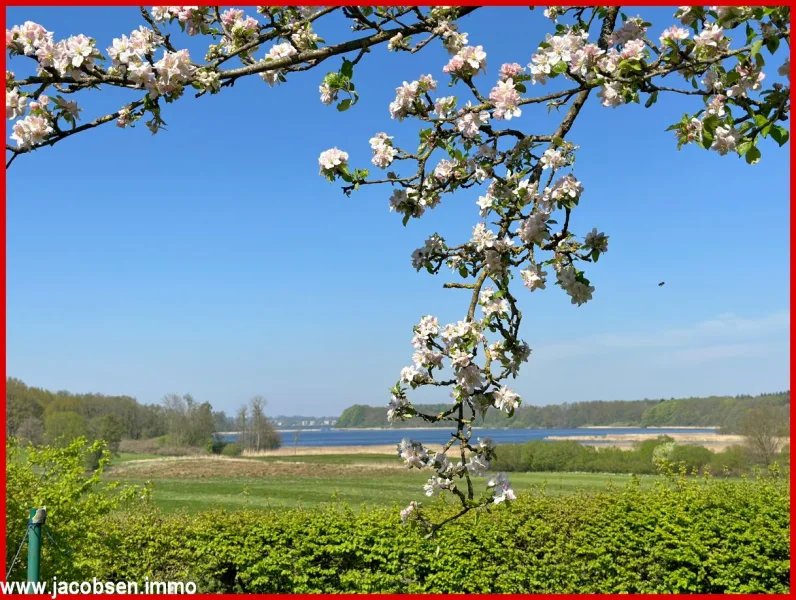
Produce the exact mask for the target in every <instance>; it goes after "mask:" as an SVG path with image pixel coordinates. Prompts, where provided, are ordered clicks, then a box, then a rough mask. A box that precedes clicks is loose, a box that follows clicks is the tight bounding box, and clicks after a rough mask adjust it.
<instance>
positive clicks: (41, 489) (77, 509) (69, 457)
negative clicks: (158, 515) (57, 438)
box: [6, 438, 148, 581]
mask: <svg viewBox="0 0 796 600" xmlns="http://www.w3.org/2000/svg"><path fill="white" fill-rule="evenodd" d="M97 457H98V458H97ZM95 458H96V469H95V470H94V472H93V473H90V474H89V473H87V472H86V467H85V465H86V463H88V462H93V461H94V459H95ZM109 461H110V452H108V450H107V448H106V444H105V443H104V442H99V441H97V442H93V443H89V442H88V441H87V440H86V438H78V439H75V440H73V441H71V442H70V443H69V444H68V445H66V446H64V447H49V446H26V447H25V449H24V451H23V450H22V449H21V448H20V447H19V445H18V444H17V443H16V441H15V440H14V439H13V438H12V439H9V440H8V442H7V444H6V565H7V566H10V565H11V562H12V560H13V557H14V553H15V552H16V550H17V548H19V544H20V541H21V540H22V537H23V534H24V533H25V528H26V526H27V521H28V517H29V510H30V509H31V508H39V507H42V506H46V507H47V521H46V528H47V530H48V531H49V532H50V534H51V535H52V536H53V537H54V538H55V539H56V540H59V541H58V542H57V543H58V545H59V546H64V547H66V548H68V547H71V548H80V547H88V546H91V545H92V544H93V543H95V540H96V538H97V536H98V535H100V532H101V527H100V526H99V525H98V523H99V522H100V519H101V517H103V516H104V515H107V514H109V513H110V512H111V511H113V510H115V509H117V508H119V507H120V506H123V505H124V504H125V502H127V501H129V500H131V499H133V498H136V499H137V501H138V502H137V506H144V504H143V503H141V502H140V500H141V499H146V498H147V497H148V493H147V490H146V489H141V488H138V487H134V486H123V487H122V486H121V485H120V484H119V482H113V483H101V482H100V476H101V475H102V472H103V470H104V468H105V466H106V465H107V464H108V462H109ZM50 542H51V540H48V541H47V542H45V543H44V544H43V549H42V570H41V580H42V581H45V580H47V579H50V578H51V577H53V576H57V577H58V578H59V579H61V580H72V581H77V580H79V579H82V578H85V576H87V575H88V574H89V573H90V572H88V571H84V570H83V567H84V565H83V564H82V563H81V561H80V558H79V556H80V553H79V552H78V553H76V555H75V556H73V555H67V554H65V553H64V551H63V550H61V549H60V548H58V547H56V546H54V545H53V544H52V543H50ZM67 544H68V546H67ZM26 556H27V555H24V556H21V557H20V558H19V560H18V562H17V565H16V566H15V567H14V570H13V572H12V573H11V577H10V578H9V579H10V580H19V579H24V578H25V569H26V560H25V558H26Z"/></svg>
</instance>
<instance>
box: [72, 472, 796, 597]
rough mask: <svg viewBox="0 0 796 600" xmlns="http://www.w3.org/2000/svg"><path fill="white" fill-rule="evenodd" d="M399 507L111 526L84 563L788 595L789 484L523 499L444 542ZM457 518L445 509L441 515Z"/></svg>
mask: <svg viewBox="0 0 796 600" xmlns="http://www.w3.org/2000/svg"><path fill="white" fill-rule="evenodd" d="M398 508H399V507H395V508H393V509H383V508H376V509H362V510H358V511H354V510H351V509H350V508H348V507H346V506H344V505H331V506H329V507H328V508H325V509H312V510H305V509H295V510H287V511H276V510H274V511H270V510H267V511H260V510H257V511H255V510H246V511H237V512H226V511H223V510H216V511H210V512H205V513H200V514H198V515H197V514H194V515H190V516H189V515H180V514H178V515H168V516H166V515H163V514H161V513H159V512H157V511H155V510H154V509H146V510H144V509H138V510H137V512H129V513H124V514H117V515H115V516H113V517H106V518H104V520H103V521H102V522H101V523H98V524H97V532H98V534H99V535H97V536H95V537H94V539H93V540H92V541H93V543H92V544H90V545H86V546H82V547H80V548H78V549H75V554H74V555H73V557H72V558H73V562H72V564H73V565H74V567H75V568H76V569H78V570H83V571H84V572H85V573H90V575H91V576H95V577H97V578H98V579H103V580H111V581H113V580H138V581H143V580H144V578H145V577H149V579H150V580H161V581H163V580H170V579H171V580H183V581H194V582H195V583H196V584H197V586H198V588H199V591H204V592H246V593H255V592H257V593H265V592H271V593H274V592H291V593H313V592H323V593H336V592H356V593H359V592H391V593H396V592H406V593H424V592H426V593H455V592H479V593H485V592H513V593H556V592H559V593H563V592H567V593H587V592H593V593H609V592H610V593H621V592H630V593H694V592H699V593H727V592H738V593H763V592H768V593H787V592H788V591H789V576H790V567H789V556H790V547H789V526H790V500H789V494H788V482H787V480H785V479H784V478H780V477H773V478H772V477H763V478H758V479H751V480H743V481H730V480H707V481H703V480H695V479H683V478H681V479H680V480H672V479H670V480H665V479H663V478H662V479H661V481H660V482H659V483H658V484H657V485H656V486H654V487H653V488H651V489H647V490H642V489H640V487H639V486H638V485H637V483H634V484H630V485H628V486H627V487H624V488H617V489H612V490H609V491H607V492H603V493H593V494H586V493H579V494H573V495H570V496H563V497H562V496H556V497H546V496H545V495H544V493H543V491H542V490H539V491H537V492H533V493H527V494H521V495H520V497H519V498H518V500H517V501H516V502H514V503H512V504H510V505H508V506H506V505H500V506H496V507H494V508H493V509H492V510H491V511H490V512H489V513H481V514H480V515H479V516H475V515H473V514H470V515H467V516H466V517H464V518H462V519H460V520H458V521H455V522H453V523H452V524H451V525H449V526H446V527H445V528H443V530H442V531H441V532H440V533H439V534H438V536H437V537H436V538H434V539H429V540H427V539H425V537H424V535H423V532H422V531H420V530H418V529H417V528H415V527H414V526H412V525H409V526H402V525H401V524H400V519H399V516H398ZM430 510H431V511H432V512H437V513H439V511H442V512H444V511H445V510H449V509H446V508H445V507H442V506H439V507H436V506H435V507H431V508H430Z"/></svg>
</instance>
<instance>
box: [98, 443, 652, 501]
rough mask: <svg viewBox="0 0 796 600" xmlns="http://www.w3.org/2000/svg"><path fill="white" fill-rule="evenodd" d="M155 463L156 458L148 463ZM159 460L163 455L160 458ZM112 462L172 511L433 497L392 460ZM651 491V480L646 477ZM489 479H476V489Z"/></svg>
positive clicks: (615, 480) (528, 479)
mask: <svg viewBox="0 0 796 600" xmlns="http://www.w3.org/2000/svg"><path fill="white" fill-rule="evenodd" d="M146 458H152V457H146ZM161 458H162V457H161ZM132 460H135V459H134V458H131V457H130V456H124V457H121V460H119V459H116V460H114V463H113V465H115V466H116V467H117V468H115V469H112V470H111V471H110V472H109V473H108V474H107V477H106V478H107V479H108V480H114V481H123V482H125V483H134V484H143V483H145V482H147V481H149V482H151V485H152V489H153V501H154V502H155V504H156V505H157V506H159V507H160V508H162V509H163V510H165V511H167V512H175V511H180V510H186V511H188V512H196V511H200V510H205V509H209V508H213V507H218V506H223V507H226V508H229V509H236V508H246V507H248V508H260V507H261V508H265V507H271V508H287V507H295V506H304V507H311V506H317V505H321V504H324V503H328V502H331V501H333V499H334V498H337V499H338V500H340V501H344V502H347V503H348V504H349V505H351V506H355V507H358V506H361V505H363V504H365V505H371V506H373V505H375V506H391V505H393V504H395V503H397V504H398V505H399V506H402V507H403V506H406V505H407V504H408V503H409V502H410V501H411V500H421V501H423V500H425V502H426V503H430V502H433V501H434V500H435V499H432V498H428V499H426V497H425V496H424V494H423V488H422V486H423V484H424V483H425V481H426V479H427V478H428V473H427V472H419V471H417V470H413V471H407V470H405V469H403V468H402V467H401V466H400V462H399V461H398V459H397V457H395V456H394V455H381V454H373V455H369V454H367V455H361V454H360V455H320V456H297V457H280V458H256V459H254V458H252V459H236V460H229V459H227V460H214V459H199V460H196V459H193V460H190V459H188V460H181V459H166V460H156V461H148V462H147V463H139V464H135V463H131V461H132ZM630 478H631V476H630V475H615V474H595V473H512V474H510V480H511V482H512V485H513V487H514V490H515V491H517V492H522V491H526V490H530V489H535V490H542V489H544V492H545V493H546V494H549V495H558V494H570V493H575V492H577V491H594V490H604V489H606V487H608V486H610V485H616V486H622V485H624V484H625V483H627V482H628V481H629V480H630ZM640 480H641V485H642V486H643V487H646V486H648V485H650V484H651V483H652V481H653V480H654V477H651V476H645V477H641V478H640ZM485 483H486V480H485V479H480V480H477V481H476V491H477V492H478V491H480V490H483V489H484V486H485Z"/></svg>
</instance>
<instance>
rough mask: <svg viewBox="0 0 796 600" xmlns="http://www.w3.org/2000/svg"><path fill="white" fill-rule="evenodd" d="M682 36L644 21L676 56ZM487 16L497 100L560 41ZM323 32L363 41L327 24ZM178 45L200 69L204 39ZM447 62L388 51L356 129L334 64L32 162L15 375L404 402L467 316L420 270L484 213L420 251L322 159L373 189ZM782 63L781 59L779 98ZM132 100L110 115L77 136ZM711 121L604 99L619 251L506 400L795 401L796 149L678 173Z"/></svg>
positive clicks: (438, 220) (44, 16)
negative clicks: (335, 102) (791, 186)
mask: <svg viewBox="0 0 796 600" xmlns="http://www.w3.org/2000/svg"><path fill="white" fill-rule="evenodd" d="M671 13H672V9H671V8H667V9H660V10H659V9H655V10H648V9H644V12H642V13H641V14H642V15H644V16H645V17H648V18H649V20H651V21H652V22H653V23H654V26H653V33H654V35H655V36H656V37H657V35H658V34H659V32H660V31H662V30H663V29H665V28H666V27H668V26H669V25H671V24H672V23H673V22H674V21H673V19H672V18H671V16H670V15H671ZM632 14H635V13H632ZM476 15H478V16H473V17H469V18H466V19H465V20H463V21H462V27H461V28H462V30H464V31H468V32H469V33H470V43H474V44H482V45H483V46H484V49H485V50H486V52H487V54H488V58H487V61H488V64H489V68H488V71H487V75H486V76H483V75H481V76H480V82H479V83H480V85H481V87H482V88H485V89H486V90H487V91H488V89H489V87H491V86H492V85H493V84H494V81H495V79H496V78H497V75H496V73H497V69H498V68H499V65H500V64H501V63H503V62H515V61H516V62H520V63H521V64H525V63H527V62H528V59H529V58H530V54H531V53H532V52H531V51H532V50H534V49H535V45H536V42H537V41H538V40H541V39H542V38H543V36H544V33H545V32H546V31H549V29H550V26H549V22H548V21H546V20H545V19H544V18H542V16H541V13H540V11H535V12H530V11H528V10H527V9H519V8H513V9H498V8H492V9H484V10H481V11H478V12H477V13H476ZM496 19H500V20H501V26H500V27H495V23H496ZM25 20H34V21H36V22H39V23H41V24H42V25H44V26H45V27H46V28H48V29H49V30H52V31H55V34H56V38H61V37H67V36H68V35H71V34H77V33H80V32H83V33H86V34H87V35H91V36H92V37H95V38H97V40H98V45H99V46H100V47H101V48H103V49H104V48H105V47H107V46H108V45H110V43H111V40H112V38H113V37H117V36H119V35H120V34H122V33H129V32H130V31H131V30H132V29H134V28H136V27H137V26H138V25H139V24H141V23H142V20H141V18H140V16H139V15H138V13H137V9H136V8H133V7H130V8H114V9H99V8H90V9H88V8H86V9H77V8H70V9H65V8H60V9H55V8H30V7H29V8H14V9H9V10H8V12H7V22H8V24H9V26H10V25H13V24H16V23H21V22H23V21H25ZM318 31H319V33H320V34H321V35H322V36H323V37H325V38H326V40H327V41H330V42H331V41H336V40H339V39H341V36H344V35H346V33H345V31H344V29H342V28H341V23H340V22H339V21H336V20H334V19H332V20H329V21H327V25H326V26H325V27H324V26H321V27H319V28H318ZM175 37H176V38H178V39H179V40H180V41H181V42H183V41H184V40H186V39H187V38H185V37H184V36H181V35H179V34H178V35H177V36H175ZM526 40H527V41H526ZM185 45H187V46H188V47H189V48H191V49H193V48H197V51H196V52H195V53H192V54H194V56H195V57H197V58H201V56H202V53H201V52H200V51H199V50H198V48H199V46H196V44H195V40H190V42H189V43H187V44H185ZM446 61H447V53H446V52H445V51H444V50H443V49H442V48H441V47H440V46H438V45H434V44H432V46H430V47H428V48H427V49H426V50H425V51H423V52H421V53H419V54H418V55H414V56H408V55H405V54H399V55H396V54H394V53H388V52H387V50H386V48H385V47H377V48H374V50H373V52H372V53H371V54H370V55H369V56H367V57H366V58H365V60H363V62H362V63H361V65H359V66H358V67H357V70H356V72H355V82H356V84H357V89H358V90H359V91H360V93H361V101H360V103H359V104H358V105H357V106H355V107H354V108H353V109H352V110H350V111H348V112H346V113H342V114H341V113H338V112H337V111H336V110H335V109H334V107H327V106H324V105H322V104H321V103H320V102H319V100H318V92H317V87H318V84H319V83H320V80H321V79H322V77H323V75H324V74H325V73H326V72H327V71H328V70H332V69H334V68H336V66H337V64H339V59H331V60H330V61H329V62H330V65H331V66H329V68H327V66H326V65H322V66H321V67H320V68H319V69H316V70H313V71H310V72H307V73H300V74H297V75H294V76H291V77H290V79H289V81H288V83H287V84H283V85H282V86H281V87H279V88H274V89H271V88H269V87H268V85H267V84H265V83H264V82H263V81H262V80H260V79H259V78H257V77H254V78H249V79H247V80H242V81H240V82H239V83H238V84H236V86H235V87H234V88H233V89H231V90H226V91H225V92H224V93H222V94H220V95H218V96H214V97H205V98H201V99H199V100H194V99H193V98H192V96H190V95H188V94H186V96H187V97H185V98H183V99H181V100H180V101H179V102H178V103H176V104H174V105H168V106H167V108H166V110H165V112H164V118H165V120H166V122H167V123H168V131H167V132H161V133H159V134H158V135H157V136H152V135H151V134H150V133H149V132H148V131H147V130H146V129H145V128H144V127H143V125H141V126H138V127H136V128H135V129H133V130H121V129H118V128H116V127H115V126H113V125H108V126H105V127H104V128H98V129H95V130H93V131H91V132H89V133H86V134H82V135H78V136H74V137H73V138H72V139H70V140H68V141H65V142H63V143H60V144H58V145H56V146H55V147H53V148H47V149H44V150H41V151H39V152H35V153H33V154H31V155H27V156H22V157H20V158H19V159H18V160H17V161H16V162H15V164H14V165H13V166H12V168H11V169H10V171H9V173H8V182H7V190H6V195H7V223H8V225H7V257H8V258H7V290H8V292H7V317H6V318H7V338H6V347H7V357H8V358H7V369H8V375H10V376H14V377H19V378H21V379H22V380H24V381H25V382H26V383H28V384H30V385H36V386H41V387H45V388H50V389H68V390H71V391H80V392H88V391H93V392H102V393H108V394H130V395H133V396H135V397H137V398H138V399H139V400H140V401H142V402H157V401H158V400H159V399H160V398H161V397H162V396H163V395H164V394H166V393H168V392H180V393H183V392H190V393H191V394H193V395H194V397H195V398H197V399H199V400H207V401H210V402H211V403H212V404H213V406H214V408H216V409H224V410H227V411H232V410H234V408H235V407H236V406H237V405H239V404H240V403H242V402H244V401H245V400H246V399H247V398H249V397H250V396H252V395H255V394H262V395H264V396H265V397H266V398H267V400H268V402H269V412H270V413H271V414H274V415H275V414H318V415H320V414H324V415H328V414H337V413H339V412H340V411H341V410H342V409H343V408H344V407H346V406H348V405H350V404H353V403H364V404H373V405H378V404H383V403H386V402H387V400H388V399H389V394H388V389H389V387H390V386H391V385H392V384H393V383H394V382H395V381H396V380H397V377H398V373H399V371H400V369H401V368H402V367H403V366H406V365H408V364H410V362H411V354H412V347H411V345H410V343H409V342H410V339H411V336H412V332H411V328H412V326H413V325H414V324H415V323H416V322H417V320H418V319H419V317H420V316H422V315H424V314H435V315H437V316H439V317H440V321H451V320H459V319H461V318H462V317H463V316H464V314H465V312H466V304H467V298H466V297H465V292H463V291H461V290H442V289H441V284H442V283H443V282H444V281H447V280H451V279H452V278H451V277H447V278H446V277H445V276H444V275H440V276H436V277H432V276H430V275H428V274H425V273H417V272H415V271H414V269H412V267H411V265H410V255H411V252H412V250H413V249H415V248H416V247H418V246H420V245H422V243H423V241H424V240H425V239H426V237H428V235H430V234H431V233H433V232H435V231H438V232H440V233H441V234H442V235H444V236H446V237H448V238H449V239H450V240H451V241H464V240H465V239H466V238H468V237H469V234H470V231H471V229H472V226H473V224H475V223H476V222H477V221H478V209H477V206H476V205H475V201H476V199H477V197H478V192H476V191H472V190H471V191H469V192H467V193H463V194H457V195H456V196H455V197H453V198H448V199H446V200H445V202H444V203H443V204H442V205H441V206H440V207H438V208H437V209H435V210H434V211H432V212H430V213H427V215H426V216H424V217H423V218H422V219H420V220H418V221H414V222H412V223H410V224H409V226H408V227H406V228H404V227H402V226H401V222H400V217H398V216H397V215H396V214H395V213H390V212H389V210H388V198H389V196H390V192H389V190H388V189H386V188H370V189H364V190H362V191H360V192H359V193H357V194H354V195H353V196H352V197H351V198H346V197H345V196H344V195H343V194H342V193H341V192H340V190H339V187H338V186H337V185H335V184H329V183H328V182H327V181H325V180H324V179H322V178H321V177H319V176H318V175H317V170H318V166H317V158H318V154H319V153H320V152H321V151H323V150H325V149H327V148H330V147H332V146H338V147H340V148H342V149H344V150H346V151H347V152H349V154H350V155H351V161H350V162H351V163H352V164H354V165H355V166H362V167H365V166H370V165H369V162H370V156H371V151H370V148H369V146H368V139H369V138H370V137H371V136H372V135H373V134H374V133H376V132H380V131H386V132H387V133H389V134H390V135H395V136H396V141H397V142H398V143H399V144H400V143H401V142H404V141H407V142H413V136H414V135H415V131H416V126H415V124H413V123H410V122H404V123H403V124H401V123H397V122H395V121H391V120H390V117H389V112H388V109H387V105H388V104H389V102H390V101H391V100H392V99H393V98H394V96H395V87H396V86H398V85H400V84H401V83H402V82H403V81H404V80H407V81H411V80H413V79H416V78H417V77H418V76H419V75H421V74H424V73H431V74H433V75H434V76H435V78H437V79H438V80H439V81H440V82H441V83H442V86H441V89H440V92H441V94H440V95H444V94H445V93H446V92H445V84H444V83H443V82H444V79H443V77H444V76H443V73H442V66H443V65H444V64H445V62H446ZM17 62H18V59H17ZM781 62H782V59H780V60H778V61H775V60H771V59H769V63H770V64H769V68H768V69H766V72H767V73H768V76H769V77H776V74H775V72H776V67H778V66H779V64H781ZM9 68H11V69H19V70H20V71H21V69H22V67H21V66H17V65H15V64H14V62H12V63H11V66H10V67H9ZM135 97H136V96H131V95H127V94H124V93H118V92H109V93H106V92H100V93H95V92H92V93H90V94H89V95H88V97H86V96H84V98H83V99H82V102H81V104H82V105H83V106H84V107H85V109H84V117H93V116H95V115H98V114H100V111H101V110H102V109H103V108H107V109H108V110H107V111H106V112H110V111H112V110H116V109H117V108H118V107H119V106H121V104H122V103H123V102H124V101H129V99H133V98H135ZM76 99H77V98H76ZM696 110H698V106H697V105H696V104H694V103H691V102H690V101H688V100H685V101H684V100H683V99H682V97H677V98H670V97H662V98H661V99H660V100H659V102H658V103H657V104H656V105H655V106H654V107H653V108H652V109H650V110H645V109H644V108H642V107H641V106H626V107H620V108H618V109H616V110H612V109H609V108H604V107H602V106H600V105H599V102H598V101H597V98H596V95H595V97H592V98H590V102H589V104H588V106H587V108H586V109H584V111H583V113H582V114H581V116H580V117H579V119H578V121H577V122H576V125H575V127H574V128H573V129H572V132H571V134H570V140H571V141H573V142H574V143H576V144H577V145H579V146H580V150H579V152H578V155H577V164H576V175H577V177H578V178H579V179H580V180H581V181H582V182H583V185H584V187H585V193H584V195H583V198H582V200H581V205H580V207H579V209H578V210H577V211H576V215H575V216H574V217H573V218H574V222H573V226H574V229H575V231H577V232H579V233H585V232H586V231H588V230H589V229H591V228H592V227H593V226H596V227H597V228H598V229H599V230H604V231H606V233H608V234H609V235H610V236H611V237H610V249H609V252H608V254H607V255H606V256H605V257H603V259H602V260H601V261H600V262H599V264H598V265H594V266H589V267H588V268H587V276H589V277H590V279H591V280H592V283H593V284H594V285H595V287H596V288H597V291H596V293H595V295H594V300H593V301H592V302H590V303H588V304H586V305H584V306H582V307H576V306H573V305H571V304H570V303H569V300H568V298H567V297H566V296H565V294H564V292H563V291H561V290H560V289H559V288H557V287H549V289H548V290H546V291H544V292H536V293H534V294H530V293H529V292H527V290H524V288H519V289H518V290H517V291H516V292H515V293H517V294H519V296H520V297H521V304H520V308H521V309H522V311H523V315H524V318H523V326H524V329H523V338H524V339H526V340H527V341H528V342H529V344H530V345H531V347H532V348H533V354H532V357H531V361H530V363H529V364H528V365H526V366H525V368H524V370H523V371H522V374H521V376H520V378H519V379H517V380H516V381H515V382H514V384H513V387H515V388H516V390H517V391H518V392H519V393H521V394H522V395H523V397H524V401H525V402H526V403H527V402H530V403H536V404H548V403H557V402H565V401H569V402H572V401H581V400H597V399H639V398H643V397H648V398H658V397H672V396H675V397H679V396H691V395H706V394H739V393H759V392H765V391H775V390H780V389H787V388H788V387H789V369H788V364H789V324H790V321H789V308H788V307H789V297H788V289H789V282H788V278H789V263H788V256H789V226H788V222H789V214H788V210H789V202H788V195H789V190H788V181H789V171H788V153H789V150H790V147H789V146H786V147H785V148H783V149H781V150H777V148H776V146H775V145H774V144H772V143H770V142H769V141H767V142H766V143H765V144H764V145H763V146H762V150H763V160H762V162H761V163H759V164H758V165H755V166H753V167H750V166H748V165H746V164H745V163H744V162H743V161H742V159H738V158H737V157H735V156H727V157H719V156H718V155H717V154H715V153H709V152H705V151H703V150H698V149H696V148H688V147H687V148H684V149H683V150H682V151H680V152H678V151H677V150H676V143H675V140H674V138H673V136H672V134H671V132H665V131H664V130H665V129H666V127H667V126H668V125H670V124H671V123H673V122H675V121H677V120H679V117H680V116H681V115H682V114H683V113H684V112H686V111H691V112H694V111H696ZM554 117H555V115H552V117H548V116H547V114H546V109H545V108H544V107H543V106H542V107H538V108H535V109H533V108H528V109H523V116H522V117H521V118H520V119H519V120H518V121H517V126H521V127H522V128H523V129H525V130H531V131H534V130H537V131H540V132H546V131H547V129H548V124H549V123H552V121H551V120H550V119H551V118H554ZM513 123H514V121H512V124H513ZM537 126H538V129H535V128H537ZM414 139H416V138H414ZM34 184H35V185H34ZM661 280H665V281H666V285H665V286H664V287H662V288H661V287H658V285H657V284H658V282H659V281H661ZM515 285H516V286H519V282H517V283H516V284H515ZM417 399H421V400H425V399H440V400H441V399H444V395H443V396H441V397H440V396H439V395H437V396H432V395H420V396H418V397H417Z"/></svg>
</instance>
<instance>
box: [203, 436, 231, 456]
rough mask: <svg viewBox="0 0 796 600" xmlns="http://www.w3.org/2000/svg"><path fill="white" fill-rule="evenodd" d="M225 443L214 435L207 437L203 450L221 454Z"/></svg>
mask: <svg viewBox="0 0 796 600" xmlns="http://www.w3.org/2000/svg"><path fill="white" fill-rule="evenodd" d="M226 445H227V442H225V441H224V440H219V439H218V438H216V437H211V438H208V439H207V442H206V443H205V451H206V452H207V453H209V454H223V452H224V448H225V446H226Z"/></svg>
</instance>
